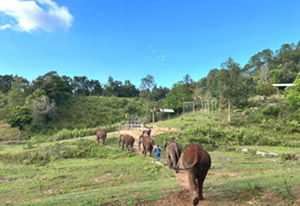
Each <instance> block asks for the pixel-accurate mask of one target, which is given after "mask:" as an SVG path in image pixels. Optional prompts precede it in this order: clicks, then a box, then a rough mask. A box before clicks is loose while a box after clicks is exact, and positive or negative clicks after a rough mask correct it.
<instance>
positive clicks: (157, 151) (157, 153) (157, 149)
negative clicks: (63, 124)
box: [155, 145, 161, 161]
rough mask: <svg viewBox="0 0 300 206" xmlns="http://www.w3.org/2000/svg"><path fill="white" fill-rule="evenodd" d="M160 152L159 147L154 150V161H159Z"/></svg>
mask: <svg viewBox="0 0 300 206" xmlns="http://www.w3.org/2000/svg"><path fill="white" fill-rule="evenodd" d="M160 152H161V148H160V146H159V145H157V147H156V148H155V153H156V161H159V160H160Z"/></svg>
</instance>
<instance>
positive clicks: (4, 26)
mask: <svg viewBox="0 0 300 206" xmlns="http://www.w3.org/2000/svg"><path fill="white" fill-rule="evenodd" d="M11 27H12V26H11V25H10V24H4V25H1V26H0V30H5V29H9V28H11Z"/></svg>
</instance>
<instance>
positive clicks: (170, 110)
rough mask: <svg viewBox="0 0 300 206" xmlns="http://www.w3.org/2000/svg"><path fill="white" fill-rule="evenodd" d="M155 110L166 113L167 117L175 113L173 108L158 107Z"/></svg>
mask: <svg viewBox="0 0 300 206" xmlns="http://www.w3.org/2000/svg"><path fill="white" fill-rule="evenodd" d="M157 112H160V113H162V114H168V119H170V114H175V111H174V110H173V109H162V108H159V109H158V110H157Z"/></svg>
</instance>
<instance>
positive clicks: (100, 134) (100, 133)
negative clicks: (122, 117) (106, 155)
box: [96, 129, 106, 139]
mask: <svg viewBox="0 0 300 206" xmlns="http://www.w3.org/2000/svg"><path fill="white" fill-rule="evenodd" d="M96 133H97V137H98V138H101V139H105V138H106V132H105V131H104V130H102V129H98V130H97V131H96Z"/></svg>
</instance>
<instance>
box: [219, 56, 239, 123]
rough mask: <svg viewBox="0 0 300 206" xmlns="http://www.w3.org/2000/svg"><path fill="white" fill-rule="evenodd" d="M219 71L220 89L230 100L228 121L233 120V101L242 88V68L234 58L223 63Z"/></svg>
mask: <svg viewBox="0 0 300 206" xmlns="http://www.w3.org/2000/svg"><path fill="white" fill-rule="evenodd" d="M221 67H222V69H221V70H220V72H219V91H220V93H221V94H222V96H223V97H224V98H226V99H227V101H228V122H231V107H232V102H233V101H234V100H235V99H236V98H237V97H238V95H239V93H240V89H241V85H242V82H241V76H240V75H241V72H242V71H241V68H240V65H239V64H237V63H235V62H234V61H233V59H232V58H229V59H228V60H227V61H226V62H224V63H222V65H221Z"/></svg>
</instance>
